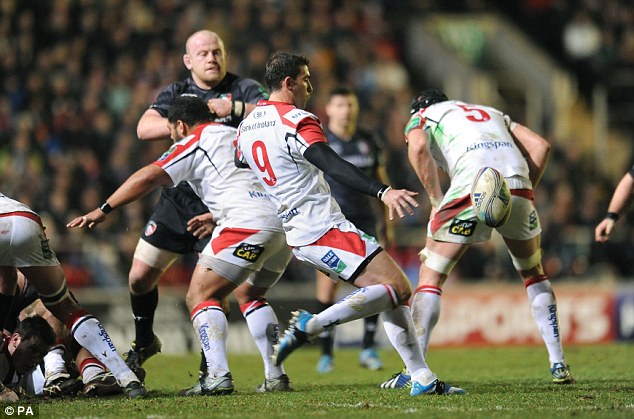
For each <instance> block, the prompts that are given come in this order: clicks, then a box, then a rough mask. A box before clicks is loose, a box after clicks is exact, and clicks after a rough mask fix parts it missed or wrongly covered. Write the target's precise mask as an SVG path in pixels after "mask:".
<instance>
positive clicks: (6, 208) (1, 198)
mask: <svg viewBox="0 0 634 419" xmlns="http://www.w3.org/2000/svg"><path fill="white" fill-rule="evenodd" d="M17 211H25V212H30V213H33V214H35V211H33V210H32V209H31V208H29V207H28V206H26V205H24V204H23V203H22V202H19V201H16V200H15V199H11V198H9V197H8V196H6V195H4V194H3V193H2V192H0V214H8V213H10V212H17Z"/></svg>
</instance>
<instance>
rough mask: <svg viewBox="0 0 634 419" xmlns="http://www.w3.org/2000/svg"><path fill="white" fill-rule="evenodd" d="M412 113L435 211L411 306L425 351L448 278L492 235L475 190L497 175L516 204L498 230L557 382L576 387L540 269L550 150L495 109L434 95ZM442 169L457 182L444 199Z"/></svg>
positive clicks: (411, 148) (399, 378)
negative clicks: (490, 171) (485, 173)
mask: <svg viewBox="0 0 634 419" xmlns="http://www.w3.org/2000/svg"><path fill="white" fill-rule="evenodd" d="M411 113H412V116H411V118H410V120H409V123H408V124H407V126H406V128H405V137H406V141H407V148H408V150H407V151H408V156H409V160H410V163H411V164H412V167H413V168H414V170H415V171H416V174H417V175H418V178H419V179H420V181H421V183H422V184H423V187H424V188H425V190H426V191H427V193H428V195H429V198H430V200H431V204H432V212H431V216H430V219H429V224H428V227H427V241H426V244H425V248H424V249H423V250H422V251H421V252H420V258H421V262H422V264H421V267H420V273H419V276H418V287H417V288H416V290H415V292H414V295H413V296H412V299H411V302H410V305H411V307H412V318H413V320H414V324H415V326H416V330H419V331H421V333H420V334H419V342H420V345H421V347H422V348H423V350H424V351H427V347H428V344H429V339H430V336H431V332H432V330H433V328H434V326H435V325H436V322H437V321H438V317H439V315H440V298H441V296H442V288H441V287H442V285H443V284H444V282H445V280H446V279H447V276H448V275H449V274H450V273H451V271H452V269H453V267H454V266H455V264H456V263H457V262H458V261H459V260H460V258H461V257H462V255H464V253H465V252H466V250H467V249H468V248H469V246H470V245H471V244H473V243H477V242H483V241H486V240H488V239H489V238H490V237H491V232H492V230H493V228H492V227H490V226H489V225H487V224H485V223H484V222H481V221H479V220H478V218H477V216H476V213H475V211H474V207H473V205H472V201H471V199H470V190H471V186H472V184H473V182H474V179H476V175H477V174H478V173H479V172H480V169H481V168H482V167H484V166H487V167H492V168H494V169H496V170H497V171H498V172H499V173H501V175H502V176H504V178H505V179H506V182H507V183H508V186H509V188H510V195H511V200H512V205H511V212H510V214H509V218H508V220H507V221H506V222H505V223H504V224H503V225H501V226H498V227H495V229H496V231H497V232H498V233H500V234H501V235H502V238H503V239H504V242H505V244H506V246H507V247H508V250H509V253H510V255H511V259H512V261H513V265H514V266H515V268H516V269H517V272H518V274H519V276H520V278H521V279H522V281H523V283H524V286H525V288H526V293H527V294H528V301H529V304H530V307H531V312H532V314H533V318H534V319H535V322H536V323H537V326H538V328H539V331H540V333H541V336H542V339H543V340H544V343H545V345H546V349H547V350H548V357H549V361H550V373H551V376H552V380H553V382H554V383H556V384H570V383H573V382H574V379H573V378H572V375H571V373H570V368H569V367H568V365H567V363H566V361H565V359H564V353H563V348H562V343H561V334H560V330H559V324H558V319H557V303H556V301H555V295H554V293H553V290H552V288H551V286H550V281H549V280H548V277H547V276H546V275H545V274H544V268H543V266H542V251H541V248H540V233H541V225H540V223H539V216H538V214H537V210H536V209H535V205H534V202H533V201H534V198H533V188H534V187H535V186H537V184H538V183H539V180H540V178H541V177H542V175H543V173H544V170H545V169H546V164H547V162H548V155H549V152H550V145H549V144H548V142H547V141H546V140H545V139H544V138H542V137H541V136H540V135H538V134H536V133H534V132H533V131H531V130H530V129H528V128H526V127H525V126H523V125H521V124H518V123H515V122H512V121H511V119H510V118H509V117H508V116H507V115H505V114H503V113H502V112H500V111H498V110H497V109H494V108H491V107H488V106H483V105H479V104H468V103H465V102H461V101H456V100H449V99H448V98H447V96H446V95H445V94H444V93H442V92H440V91H438V90H436V89H428V90H424V91H422V92H421V93H420V94H418V95H417V96H416V97H415V98H414V100H413V101H412V105H411ZM438 168H441V169H443V170H444V171H446V172H447V174H448V175H449V178H450V181H451V182H450V185H449V187H448V189H447V190H446V191H444V192H443V190H442V189H441V186H440V181H439V177H438ZM491 326H492V327H493V326H495V325H491ZM403 377H407V374H406V373H399V374H397V375H395V376H394V377H393V378H392V379H390V380H388V381H386V382H385V383H383V384H382V385H381V387H383V388H394V387H399V386H403V385H405V384H404V383H406V382H407V380H404V379H403Z"/></svg>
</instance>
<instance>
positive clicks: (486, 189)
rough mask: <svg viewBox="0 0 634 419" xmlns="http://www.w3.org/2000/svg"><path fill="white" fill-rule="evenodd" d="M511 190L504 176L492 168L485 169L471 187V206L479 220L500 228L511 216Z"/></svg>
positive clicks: (476, 177) (480, 171) (479, 172)
mask: <svg viewBox="0 0 634 419" xmlns="http://www.w3.org/2000/svg"><path fill="white" fill-rule="evenodd" d="M511 203H512V201H511V190H510V189H509V185H508V183H506V179H504V176H502V174H501V173H500V172H498V171H497V170H495V169H494V168H492V167H483V168H482V169H480V170H479V171H478V174H477V175H476V176H475V178H474V179H473V184H472V185H471V205H473V210H474V211H475V213H476V217H478V220H480V221H482V222H483V223H485V224H486V225H488V226H489V227H500V226H502V225H503V224H504V223H505V222H506V220H508V218H509V215H511Z"/></svg>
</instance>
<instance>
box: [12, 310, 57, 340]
mask: <svg viewBox="0 0 634 419" xmlns="http://www.w3.org/2000/svg"><path fill="white" fill-rule="evenodd" d="M13 333H17V334H18V335H20V338H22V340H29V339H32V338H37V339H40V340H41V341H42V342H43V343H44V344H46V345H47V346H53V345H54V344H55V332H54V331H53V328H52V327H51V325H50V324H48V322H47V321H46V320H44V318H43V317H40V316H32V317H26V318H25V319H24V320H22V321H21V322H20V323H18V325H17V326H16V328H15V330H14V331H13Z"/></svg>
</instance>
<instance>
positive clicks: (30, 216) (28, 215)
mask: <svg viewBox="0 0 634 419" xmlns="http://www.w3.org/2000/svg"><path fill="white" fill-rule="evenodd" d="M2 217H25V218H28V219H31V220H33V221H35V222H36V223H38V224H39V225H40V226H42V227H43V225H42V220H41V219H40V216H39V215H37V214H35V213H33V212H29V211H13V212H5V213H4V214H0V218H2Z"/></svg>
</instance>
